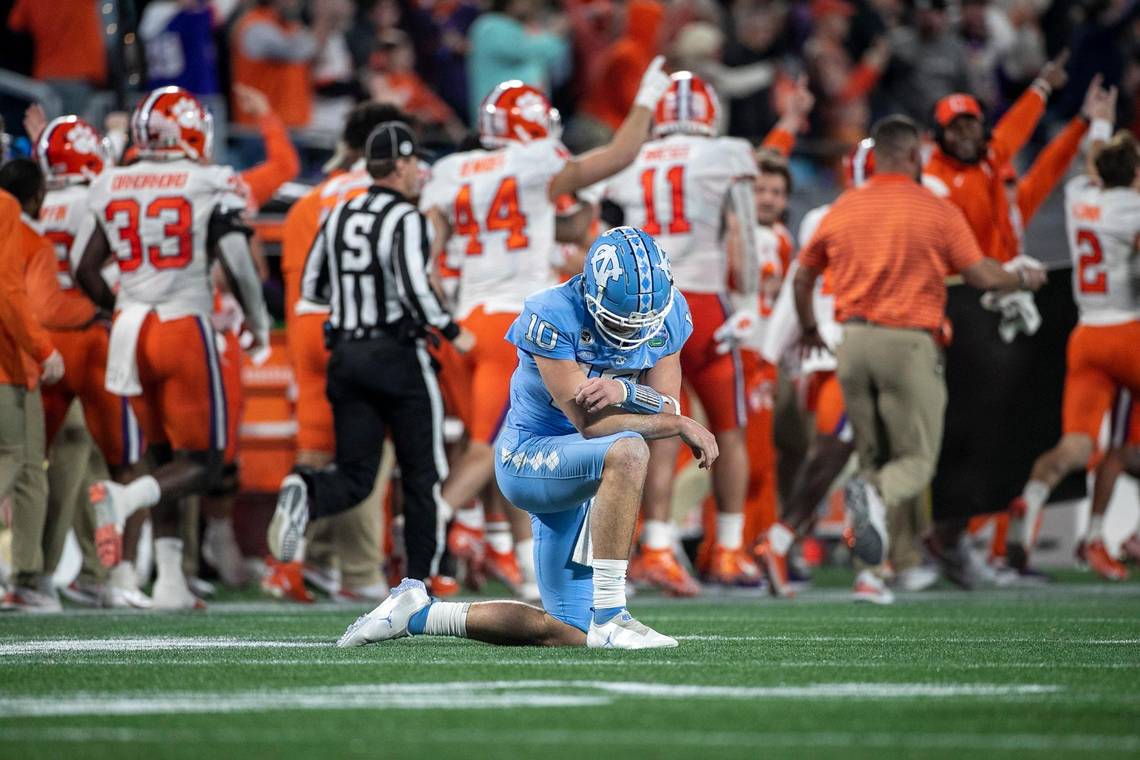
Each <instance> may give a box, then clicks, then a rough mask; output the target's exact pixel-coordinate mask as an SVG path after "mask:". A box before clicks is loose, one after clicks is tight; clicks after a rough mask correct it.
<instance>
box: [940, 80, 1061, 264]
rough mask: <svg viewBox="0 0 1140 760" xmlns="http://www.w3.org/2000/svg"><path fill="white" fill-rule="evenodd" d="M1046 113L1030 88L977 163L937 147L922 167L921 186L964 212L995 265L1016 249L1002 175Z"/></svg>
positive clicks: (985, 251) (1042, 104)
mask: <svg viewBox="0 0 1140 760" xmlns="http://www.w3.org/2000/svg"><path fill="white" fill-rule="evenodd" d="M1044 113H1045V99H1044V98H1042V97H1041V95H1040V94H1039V93H1038V92H1037V91H1036V90H1035V89H1033V88H1030V89H1028V90H1026V91H1025V94H1024V95H1022V96H1021V97H1020V98H1018V99H1017V101H1016V102H1015V103H1014V104H1013V106H1012V107H1010V109H1009V110H1008V111H1007V112H1006V114H1005V115H1004V116H1003V117H1002V118H1001V119H1000V120H999V121H998V123H997V125H996V126H995V127H994V130H993V134H992V135H991V137H990V141H989V145H988V146H987V149H986V155H985V157H984V158H983V159H982V160H981V161H979V162H978V163H976V164H964V163H962V162H960V161H958V160H957V159H954V158H951V157H950V156H949V155H947V154H946V153H944V152H943V151H942V148H941V147H935V149H934V152H933V153H932V154H931V156H930V160H929V161H927V163H926V166H925V167H923V173H924V174H923V181H924V183H925V184H926V185H927V186H928V187H929V188H930V189H931V190H933V191H934V192H935V194H937V195H939V196H941V197H943V198H946V199H947V200H949V201H950V202H951V203H953V204H954V205H955V206H957V207H958V208H960V209H962V213H963V214H965V216H966V221H967V223H968V224H969V225H970V229H971V230H972V231H973V233H974V238H975V239H976V240H977V241H978V245H979V246H980V247H981V249H982V253H983V254H985V255H986V256H989V257H990V258H993V259H996V260H998V261H1003V262H1004V261H1009V260H1010V259H1012V258H1014V257H1015V256H1017V254H1018V250H1019V247H1020V246H1019V243H1018V236H1017V232H1016V231H1015V229H1014V226H1013V223H1012V221H1011V217H1010V208H1009V200H1008V198H1007V196H1006V192H1005V188H1004V186H1003V180H1002V177H1001V171H1000V170H1001V168H1002V167H1003V166H1004V165H1005V164H1006V163H1007V162H1009V161H1010V160H1012V159H1013V157H1014V156H1016V155H1017V152H1018V151H1020V150H1021V148H1022V146H1024V145H1025V143H1026V141H1028V140H1029V138H1030V136H1031V135H1032V134H1033V130H1034V129H1036V127H1037V122H1038V121H1039V120H1040V119H1041V116H1042V114H1044Z"/></svg>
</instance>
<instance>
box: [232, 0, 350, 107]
mask: <svg viewBox="0 0 1140 760" xmlns="http://www.w3.org/2000/svg"><path fill="white" fill-rule="evenodd" d="M300 17H301V0H257V6H256V7H255V8H253V9H252V10H250V11H248V12H247V13H246V14H245V15H244V16H242V17H241V18H240V19H239V20H238V22H237V23H236V24H234V30H233V37H232V41H231V55H232V56H233V80H234V81H235V82H241V83H242V84H245V85H249V86H250V87H252V88H254V89H255V90H260V91H261V92H264V93H265V95H266V97H268V98H269V104H270V106H271V107H272V108H273V110H274V111H275V112H276V113H277V114H278V115H279V116H280V117H281V119H282V121H284V122H285V124H286V125H287V126H289V127H304V126H307V125H308V124H309V121H310V119H311V118H312V110H313V85H312V77H311V74H310V71H309V65H310V63H311V62H312V61H313V60H314V59H315V58H316V57H317V56H318V55H319V53H320V52H321V49H322V48H323V47H324V45H325V42H326V41H327V40H328V38H329V36H330V35H331V33H332V30H331V29H330V28H328V27H327V26H325V27H317V28H315V29H314V30H313V31H312V32H310V31H309V30H308V29H306V28H305V26H304V25H303V24H302V23H301V21H300ZM327 22H328V19H327V17H326V19H325V23H327ZM234 105H235V108H234V121H235V122H237V123H239V124H252V123H253V122H254V117H253V115H252V114H249V113H247V112H245V111H243V110H242V109H241V108H239V107H236V106H238V105H239V104H237V103H235V104H234Z"/></svg>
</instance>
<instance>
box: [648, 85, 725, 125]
mask: <svg viewBox="0 0 1140 760" xmlns="http://www.w3.org/2000/svg"><path fill="white" fill-rule="evenodd" d="M669 78H670V79H671V80H673V81H672V82H671V83H670V84H669V89H668V90H666V91H665V94H664V95H663V96H661V100H659V101H657V109H656V110H655V111H654V112H653V136H654V137H663V136H665V135H673V134H689V135H705V136H707V137H714V136H716V133H717V130H718V129H719V126H720V101H719V100H717V97H716V90H714V89H713V88H712V85H710V84H709V83H708V82H706V81H705V80H703V79H701V78H700V77H699V76H697V75H696V74H694V73H693V72H691V71H678V72H676V73H675V74H673V75H672V76H670V77H669Z"/></svg>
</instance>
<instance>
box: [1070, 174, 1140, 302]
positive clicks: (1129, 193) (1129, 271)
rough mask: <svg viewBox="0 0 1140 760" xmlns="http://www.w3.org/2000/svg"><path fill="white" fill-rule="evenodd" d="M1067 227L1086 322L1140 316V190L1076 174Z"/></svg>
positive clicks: (1076, 297)
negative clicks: (1106, 186)
mask: <svg viewBox="0 0 1140 760" xmlns="http://www.w3.org/2000/svg"><path fill="white" fill-rule="evenodd" d="M1065 226H1066V229H1067V231H1068V237H1069V253H1070V254H1071V255H1072V257H1073V298H1074V300H1075V301H1076V302H1077V306H1078V307H1079V308H1080V313H1081V322H1083V323H1084V324H1091V325H1112V324H1120V323H1122V322H1131V321H1133V320H1136V319H1140V253H1138V249H1140V192H1137V191H1136V190H1133V189H1132V188H1128V187H1114V188H1112V189H1109V190H1105V189H1104V188H1101V187H1099V186H1097V185H1096V184H1095V183H1094V182H1093V181H1092V179H1090V178H1089V177H1088V176H1080V177H1074V178H1073V179H1071V180H1069V182H1068V183H1067V184H1066V185H1065Z"/></svg>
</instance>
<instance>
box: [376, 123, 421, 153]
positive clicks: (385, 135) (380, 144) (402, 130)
mask: <svg viewBox="0 0 1140 760" xmlns="http://www.w3.org/2000/svg"><path fill="white" fill-rule="evenodd" d="M413 156H415V157H419V158H423V157H424V153H423V151H421V150H420V146H419V144H418V143H417V142H416V133H415V132H413V131H412V128H411V127H410V126H408V124H407V123H406V122H403V121H386V122H384V123H383V124H378V125H376V128H375V129H373V130H372V132H371V133H370V134H369V135H368V139H367V140H365V141H364V158H365V159H366V160H368V161H384V160H387V159H396V158H412V157H413Z"/></svg>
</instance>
